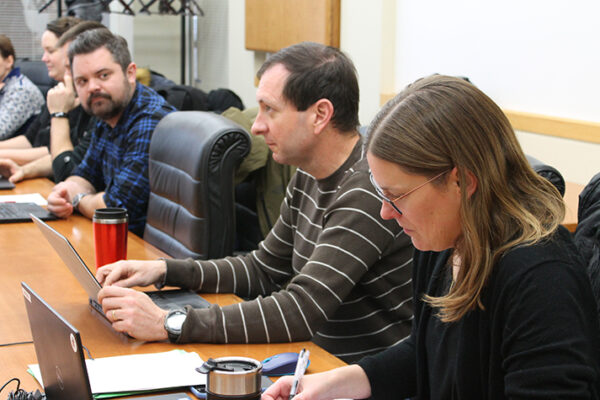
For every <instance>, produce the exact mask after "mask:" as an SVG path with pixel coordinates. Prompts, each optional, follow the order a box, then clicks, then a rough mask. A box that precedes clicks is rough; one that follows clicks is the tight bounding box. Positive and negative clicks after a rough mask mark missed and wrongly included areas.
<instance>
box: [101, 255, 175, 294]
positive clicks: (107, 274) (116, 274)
mask: <svg viewBox="0 0 600 400" xmlns="http://www.w3.org/2000/svg"><path fill="white" fill-rule="evenodd" d="M166 273H167V263H166V262H165V261H164V260H152V261H136V260H130V261H117V262H116V263H113V264H106V265H105V266H103V267H101V268H99V269H98V271H97V272H96V279H98V282H100V284H101V285H102V286H111V285H114V286H121V287H132V286H148V285H152V284H154V283H156V282H159V281H162V279H163V277H164V276H165V274H166Z"/></svg>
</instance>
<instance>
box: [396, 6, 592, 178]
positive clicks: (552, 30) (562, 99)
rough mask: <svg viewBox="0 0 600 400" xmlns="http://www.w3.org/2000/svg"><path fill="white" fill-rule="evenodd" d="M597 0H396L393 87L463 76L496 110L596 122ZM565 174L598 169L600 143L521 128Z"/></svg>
mask: <svg viewBox="0 0 600 400" xmlns="http://www.w3.org/2000/svg"><path fill="white" fill-rule="evenodd" d="M598 15H600V2H598V1H592V0H574V1H548V0H528V1H519V0H504V1H502V2H489V1H479V0H455V1H452V2H448V1H445V0H421V1H412V0H398V3H397V18H396V23H397V25H396V27H397V37H396V51H397V52H396V84H397V86H396V89H397V90H400V89H401V88H402V87H404V86H405V85H406V84H408V83H410V82H412V81H413V80H415V79H416V78H419V77H421V76H424V75H429V74H431V73H436V72H437V73H443V74H449V75H464V76H468V77H469V78H470V79H471V80H472V82H473V83H474V84H476V85H477V86H478V87H480V88H481V89H482V90H483V91H484V92H486V93H487V94H488V95H489V96H490V97H491V98H492V99H493V100H494V101H496V102H497V103H498V104H499V105H500V106H501V107H502V108H505V109H509V110H516V111H524V112H531V113H536V114H543V115H549V116H557V117H566V118H573V119H580V120H587V121H594V122H600V111H599V106H598V104H599V102H598V93H600V79H598V78H597V77H598V71H599V70H600V52H599V51H598V40H599V38H600V24H598V22H597V16H598ZM519 139H520V141H521V144H522V146H523V148H524V150H525V152H526V153H529V154H532V155H534V156H535V157H537V158H539V159H541V160H543V161H545V162H548V163H551V164H552V165H553V166H554V167H556V168H558V169H559V170H560V171H561V173H562V174H563V175H564V176H565V178H566V179H567V180H571V181H574V182H579V183H587V181H588V180H589V178H591V176H592V175H593V174H595V173H597V172H600V157H598V155H600V145H597V144H590V143H585V142H577V141H571V140H564V139H557V138H553V137H548V136H543V135H533V134H526V133H521V134H519Z"/></svg>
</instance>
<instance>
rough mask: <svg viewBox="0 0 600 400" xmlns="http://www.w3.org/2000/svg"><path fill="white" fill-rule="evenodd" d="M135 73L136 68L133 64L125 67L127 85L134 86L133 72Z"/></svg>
mask: <svg viewBox="0 0 600 400" xmlns="http://www.w3.org/2000/svg"><path fill="white" fill-rule="evenodd" d="M136 71H137V66H136V65H135V63H134V62H131V63H129V65H128V66H127V71H126V74H127V80H128V81H129V83H131V84H133V85H135V72H136Z"/></svg>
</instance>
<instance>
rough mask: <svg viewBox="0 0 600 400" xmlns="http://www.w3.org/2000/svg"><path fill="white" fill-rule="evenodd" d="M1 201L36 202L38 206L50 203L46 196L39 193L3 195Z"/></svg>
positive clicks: (0, 197)
mask: <svg viewBox="0 0 600 400" xmlns="http://www.w3.org/2000/svg"><path fill="white" fill-rule="evenodd" d="M0 203H35V204H37V205H38V206H47V205H48V202H47V201H46V199H45V198H44V196H42V195H41V194H39V193H29V194H5V195H1V196H0Z"/></svg>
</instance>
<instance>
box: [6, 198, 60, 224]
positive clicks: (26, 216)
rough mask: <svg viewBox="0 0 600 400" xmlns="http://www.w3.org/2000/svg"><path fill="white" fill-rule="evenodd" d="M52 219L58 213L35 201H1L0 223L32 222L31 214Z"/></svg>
mask: <svg viewBox="0 0 600 400" xmlns="http://www.w3.org/2000/svg"><path fill="white" fill-rule="evenodd" d="M31 214H33V215H34V216H35V217H37V218H39V219H42V220H45V221H51V220H55V219H56V218H57V217H56V215H54V214H52V213H51V212H50V211H48V210H46V209H45V208H44V207H41V206H39V205H37V204H35V203H3V202H0V223H4V224H6V223H11V222H31V217H30V215H31Z"/></svg>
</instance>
